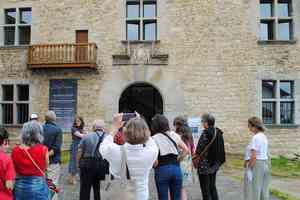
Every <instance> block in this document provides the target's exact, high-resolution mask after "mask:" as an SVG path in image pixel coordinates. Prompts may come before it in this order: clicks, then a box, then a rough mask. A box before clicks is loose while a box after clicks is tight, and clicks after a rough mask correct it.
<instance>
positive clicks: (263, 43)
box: [257, 40, 297, 45]
mask: <svg viewBox="0 0 300 200" xmlns="http://www.w3.org/2000/svg"><path fill="white" fill-rule="evenodd" d="M257 43H258V44H261V45H269V44H270V45H272V44H296V43H297V40H258V41H257Z"/></svg>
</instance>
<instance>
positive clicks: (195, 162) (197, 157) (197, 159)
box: [192, 129, 217, 169]
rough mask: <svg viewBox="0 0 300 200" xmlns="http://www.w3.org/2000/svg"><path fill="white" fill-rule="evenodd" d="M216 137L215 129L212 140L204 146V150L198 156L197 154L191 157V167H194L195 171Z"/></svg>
mask: <svg viewBox="0 0 300 200" xmlns="http://www.w3.org/2000/svg"><path fill="white" fill-rule="evenodd" d="M216 137H217V129H215V135H214V137H213V138H212V140H211V141H210V142H209V143H208V144H207V145H206V146H205V148H204V150H203V151H202V152H201V153H200V154H198V153H195V154H194V155H193V156H192V161H193V165H194V167H195V168H196V169H197V168H199V164H200V162H201V161H202V160H203V155H204V154H205V153H206V152H207V151H208V149H209V147H210V146H211V145H212V143H213V142H214V141H215V139H216Z"/></svg>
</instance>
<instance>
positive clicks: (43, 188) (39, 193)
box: [14, 176, 49, 200]
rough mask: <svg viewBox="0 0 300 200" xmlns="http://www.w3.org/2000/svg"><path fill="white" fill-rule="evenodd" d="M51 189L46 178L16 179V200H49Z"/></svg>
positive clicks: (29, 177)
mask: <svg viewBox="0 0 300 200" xmlns="http://www.w3.org/2000/svg"><path fill="white" fill-rule="evenodd" d="M48 195H49V189H48V185H47V183H46V179H45V178H44V177H39V176H22V177H19V178H17V179H16V183H15V187H14V199H15V200H48Z"/></svg>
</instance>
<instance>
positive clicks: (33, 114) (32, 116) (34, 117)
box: [30, 113, 39, 119]
mask: <svg viewBox="0 0 300 200" xmlns="http://www.w3.org/2000/svg"><path fill="white" fill-rule="evenodd" d="M38 118H39V117H38V115H37V114H35V113H32V114H31V116H30V119H38Z"/></svg>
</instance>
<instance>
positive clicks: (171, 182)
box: [155, 164, 182, 200]
mask: <svg viewBox="0 0 300 200" xmlns="http://www.w3.org/2000/svg"><path fill="white" fill-rule="evenodd" d="M155 183H156V187H157V192H158V199H159V200H168V193H169V191H170V195H171V199H172V200H181V189H182V173H181V169H180V165H179V164H169V165H163V166H160V167H158V168H156V169H155Z"/></svg>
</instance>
